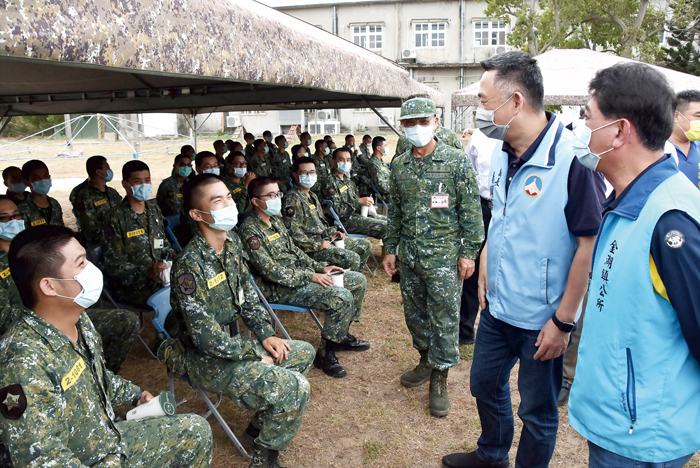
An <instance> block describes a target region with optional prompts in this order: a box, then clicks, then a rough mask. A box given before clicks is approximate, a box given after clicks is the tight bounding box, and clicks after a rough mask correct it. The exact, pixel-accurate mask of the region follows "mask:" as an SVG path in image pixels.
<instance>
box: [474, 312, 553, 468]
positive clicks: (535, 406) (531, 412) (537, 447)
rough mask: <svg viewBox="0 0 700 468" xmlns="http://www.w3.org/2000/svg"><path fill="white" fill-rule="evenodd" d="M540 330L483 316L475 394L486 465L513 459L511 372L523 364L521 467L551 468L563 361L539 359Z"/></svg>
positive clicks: (480, 451) (518, 464)
mask: <svg viewBox="0 0 700 468" xmlns="http://www.w3.org/2000/svg"><path fill="white" fill-rule="evenodd" d="M539 333H540V331H539V330H525V329H522V328H518V327H514V326H512V325H509V324H507V323H505V322H503V321H501V320H497V319H495V318H494V317H493V316H492V315H491V314H490V313H489V310H488V307H487V308H486V310H484V311H482V312H481V321H480V322H479V329H478V331H477V334H476V344H475V347H474V360H473V363H472V369H471V382H470V387H471V392H472V395H473V396H474V397H475V398H476V404H477V409H478V411H479V418H480V419H481V431H482V433H481V437H480V438H479V441H478V446H479V447H478V449H477V451H476V454H477V456H478V457H479V458H480V459H481V460H482V461H483V462H486V463H494V464H495V463H501V462H504V461H508V450H510V447H511V445H512V444H513V434H514V432H515V426H514V420H513V407H512V403H511V397H510V383H509V379H510V371H511V369H512V368H513V366H515V363H516V362H517V361H518V360H520V372H519V375H518V390H519V391H520V397H521V403H520V408H519V409H518V416H519V417H520V419H521V420H522V422H523V430H522V434H521V436H520V443H519V445H518V453H517V456H516V459H515V466H516V468H546V467H547V466H549V460H550V459H551V458H552V453H553V452H554V446H555V444H556V440H557V429H558V426H559V411H558V410H557V398H559V392H560V391H561V385H562V377H563V363H564V358H563V356H560V357H558V358H556V359H550V360H548V361H535V360H534V359H533V356H534V355H535V353H536V352H537V347H536V346H535V343H536V341H537V336H538V335H539Z"/></svg>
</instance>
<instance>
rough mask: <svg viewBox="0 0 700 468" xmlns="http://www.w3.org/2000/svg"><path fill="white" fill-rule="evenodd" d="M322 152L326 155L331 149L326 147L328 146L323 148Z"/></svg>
mask: <svg viewBox="0 0 700 468" xmlns="http://www.w3.org/2000/svg"><path fill="white" fill-rule="evenodd" d="M323 154H325V155H326V156H328V155H329V154H331V150H330V149H328V148H326V149H324V150H323Z"/></svg>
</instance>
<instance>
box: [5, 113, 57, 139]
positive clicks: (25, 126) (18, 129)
mask: <svg viewBox="0 0 700 468" xmlns="http://www.w3.org/2000/svg"><path fill="white" fill-rule="evenodd" d="M62 122H63V115H25V116H21V117H12V120H10V123H8V124H7V127H5V130H3V131H2V136H8V137H24V136H28V135H33V134H34V133H37V132H40V131H42V130H46V129H47V128H51V127H53V126H54V125H58V124H60V123H62ZM51 131H52V130H51ZM44 136H48V134H46V135H44Z"/></svg>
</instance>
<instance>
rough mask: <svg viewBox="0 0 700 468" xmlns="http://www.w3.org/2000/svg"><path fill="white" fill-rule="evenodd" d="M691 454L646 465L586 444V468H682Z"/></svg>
mask: <svg viewBox="0 0 700 468" xmlns="http://www.w3.org/2000/svg"><path fill="white" fill-rule="evenodd" d="M692 457H693V454H692V453H691V454H690V455H687V456H685V457H681V458H678V459H677V460H671V461H667V462H662V463H648V462H642V461H637V460H632V459H631V458H627V457H623V456H621V455H618V454H616V453H613V452H611V451H609V450H605V449H604V448H603V447H600V446H598V445H596V444H594V443H593V442H588V468H683V467H684V466H685V464H686V463H688V460H690V459H691V458H692Z"/></svg>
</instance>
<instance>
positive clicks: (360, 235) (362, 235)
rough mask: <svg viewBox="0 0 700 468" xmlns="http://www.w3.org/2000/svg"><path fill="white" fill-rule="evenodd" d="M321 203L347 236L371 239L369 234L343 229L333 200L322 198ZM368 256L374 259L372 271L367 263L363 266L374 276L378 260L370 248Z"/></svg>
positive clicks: (377, 267)
mask: <svg viewBox="0 0 700 468" xmlns="http://www.w3.org/2000/svg"><path fill="white" fill-rule="evenodd" d="M321 203H324V204H325V205H326V208H328V211H329V212H330V214H331V216H332V217H333V221H334V222H335V225H336V226H338V227H339V228H340V229H341V230H342V231H343V232H344V233H345V235H346V236H348V237H354V238H356V239H371V238H372V237H371V236H368V235H365V234H350V233H348V231H347V230H346V229H345V226H343V223H342V222H341V221H340V217H338V213H336V212H335V210H334V209H333V202H332V201H331V200H323V201H322V202H321ZM369 254H370V256H371V257H372V260H374V265H375V267H374V271H372V269H371V268H370V267H369V264H365V268H366V269H367V271H368V272H369V274H370V275H372V276H374V275H376V274H377V270H378V269H379V261H378V260H377V257H375V256H374V252H372V251H371V250H370V252H369Z"/></svg>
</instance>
